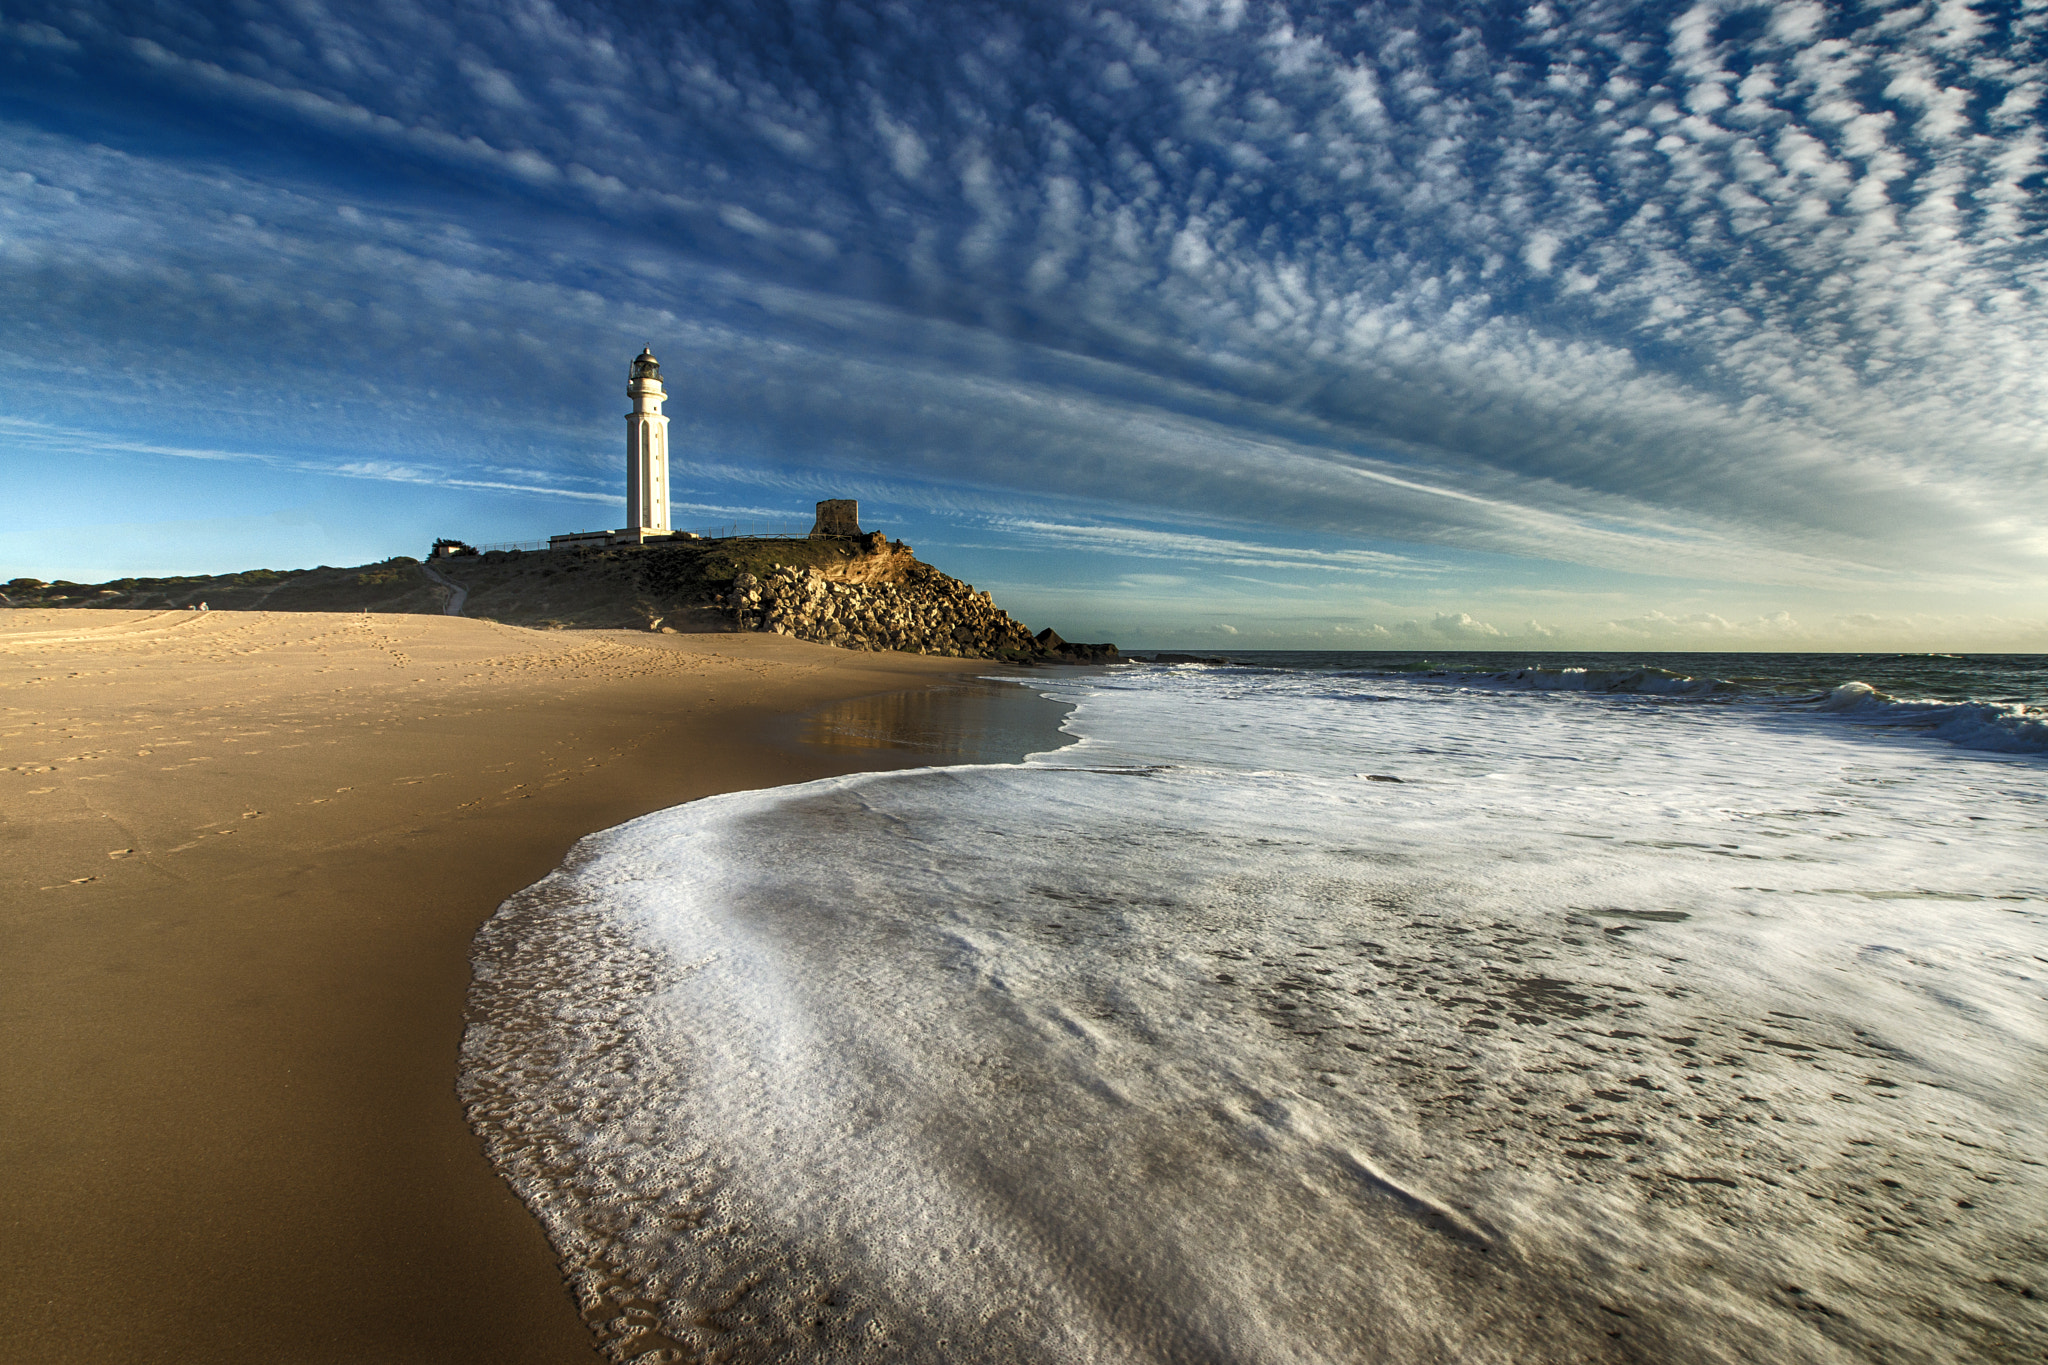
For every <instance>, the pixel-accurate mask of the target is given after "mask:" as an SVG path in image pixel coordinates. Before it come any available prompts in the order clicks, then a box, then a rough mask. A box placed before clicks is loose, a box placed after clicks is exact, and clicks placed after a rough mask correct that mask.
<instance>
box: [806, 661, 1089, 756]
mask: <svg viewBox="0 0 2048 1365" xmlns="http://www.w3.org/2000/svg"><path fill="white" fill-rule="evenodd" d="M1070 709H1071V708H1070V707H1069V705H1068V704H1067V703H1065V702H1058V701H1053V700H1051V699H1050V698H1047V697H1043V696H1041V695H1039V693H1038V692H1037V690H1036V689H1034V688H1032V687H1030V686H1027V685H1019V684H1018V683H1014V682H1008V681H1001V680H997V679H991V678H971V679H964V680H962V682H960V683H959V684H958V685H956V686H947V687H933V688H927V689H924V690H921V691H915V692H883V693H879V694H877V695H875V696H871V697H856V698H854V699H853V700H851V701H842V702H834V703H832V704H831V705H830V706H826V707H823V708H821V709H820V710H817V711H812V712H809V713H807V714H805V715H802V716H799V717H797V718H796V723H795V731H796V733H795V736H794V738H795V739H796V741H797V742H798V743H800V744H803V745H808V746H816V747H819V748H824V749H859V750H864V751H874V750H883V751H895V752H896V753H898V754H900V755H901V758H902V766H904V767H923V766H926V765H932V764H955V763H1016V762H1018V761H1020V760H1022V759H1023V758H1024V757H1025V756H1026V755H1028V754H1035V753H1044V752H1046V751H1047V750H1049V749H1057V748H1059V747H1060V746H1062V745H1064V744H1067V743H1070V742H1071V738H1070V736H1068V735H1065V734H1063V733H1061V731H1060V723H1061V722H1062V721H1063V720H1065V719H1066V716H1067V714H1068V712H1069V710H1070Z"/></svg>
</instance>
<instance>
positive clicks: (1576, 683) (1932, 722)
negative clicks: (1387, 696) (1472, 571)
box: [1341, 660, 2048, 755]
mask: <svg viewBox="0 0 2048 1365" xmlns="http://www.w3.org/2000/svg"><path fill="white" fill-rule="evenodd" d="M1341 676H1345V677H1348V678H1350V679H1354V680H1355V679H1357V678H1359V677H1361V676H1364V677H1380V678H1387V677H1399V678H1401V679H1403V680H1404V681H1407V682H1412V683H1422V684H1437V685H1441V686H1447V687H1462V688H1474V689H1486V690H1503V691H1514V692H1577V693H1584V694H1587V695H1593V696H1608V697H1647V698H1660V699H1669V700H1676V701H1712V702H1721V703H1733V702H1746V703H1755V704H1758V705H1767V706H1770V707H1773V708H1789V709H1795V710H1804V711H1806V712H1808V713H1810V714H1816V715H1826V716H1831V717H1838V718H1841V719H1844V720H1850V721H1854V722H1857V723H1859V724H1864V725H1870V726H1881V727H1885V728H1890V729H1897V730H1903V731H1908V732H1912V733H1915V734H1921V735H1926V736H1929V737H1932V738H1935V739H1940V740H1943V741H1946V742H1947V743H1949V744H1952V745H1954V746H1955V747H1957V748H1961V749H1974V750H1978V751H1982V752H1988V753H2006V754H2042V755H2048V707H2043V706H2040V705H2034V704H2030V703H2027V702H2023V701H1992V700H1984V699H1977V698H1963V699H1944V698H1913V697H1899V696H1894V695H1892V694H1891V693H1888V692H1885V691H1882V690H1881V689H1879V688H1877V687H1874V686H1872V685H1871V684H1869V683H1867V682H1861V681H1856V680H1850V681H1844V682H1837V683H1832V684H1831V683H1828V682H1825V681H1821V680H1816V679H1810V678H1802V677H1777V678H1754V679H1750V678H1744V679H1731V678H1723V677H1718V676H1716V675H1714V674H1711V673H1698V674H1691V673H1682V672H1678V671H1676V670H1672V669H1666V668H1658V667H1655V666H1653V665H1640V666H1618V667H1597V666H1590V665H1587V666H1570V665H1566V666H1557V665H1538V664H1531V665H1527V666H1523V667H1508V668H1489V669H1457V668H1450V667H1446V666H1444V665H1442V664H1440V663H1436V662H1434V661H1430V660H1421V661H1418V662H1416V663H1409V664H1401V665H1395V666H1391V667H1379V668H1371V669H1362V670H1347V672H1346V673H1345V674H1343V675H1341ZM1356 699H1358V700H1379V699H1380V698H1377V697H1375V696H1371V695H1368V694H1359V695H1358V697H1357V698H1356Z"/></svg>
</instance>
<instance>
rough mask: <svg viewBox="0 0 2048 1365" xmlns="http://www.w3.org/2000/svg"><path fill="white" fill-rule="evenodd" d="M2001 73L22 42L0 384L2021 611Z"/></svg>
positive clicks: (1050, 32) (982, 28)
mask: <svg viewBox="0 0 2048 1365" xmlns="http://www.w3.org/2000/svg"><path fill="white" fill-rule="evenodd" d="M2044 33H2048V21H2044V18H2043V16H2042V14H2041V13H2040V12H2038V11H2037V10H2034V9H2030V8H2027V7H2017V8H2001V9H1996V10H1991V9H1985V10H1978V9H1972V8H1970V7H1968V6H1963V5H1958V4H1953V3H1950V4H1937V5H1930V6H1917V7H1910V6H1895V5H1882V4H1879V5H1872V6H1859V7H1853V8H1851V7H1840V6H1819V5H1814V4H1804V3H1797V2H1796V0H1792V2H1788V3H1779V4H1750V3H1736V2H1735V0H1727V2H1726V3H1723V2H1722V0H1705V2H1704V3H1678V4H1663V5H1636V4H1630V5H1623V4H1620V3H1618V0H1605V2H1603V3H1593V4H1589V5H1585V6H1579V7H1574V8H1571V9H1570V10H1568V11H1567V10H1566V9H1564V8H1563V7H1556V6H1535V7H1528V8H1522V7H1513V8H1511V7H1503V6H1492V5H1481V4H1472V5H1462V4H1461V5H1450V6H1428V7H1422V6H1414V5H1402V4H1368V5H1365V6H1352V5H1344V6H1337V5H1320V4H1308V3H1274V4H1265V5H1257V6H1252V5H1238V6H1230V5H1223V6H1200V5H1182V4H1168V3H1164V2H1163V0H1162V3H1157V4H1146V3H1138V4H1133V5H1128V6H1123V7H1120V8H1119V9H1117V10H1114V11H1110V10H1103V9H1100V8H1097V7H1091V6H1085V5H1080V4H1072V5H1061V4H1054V5H1042V4H1032V5H1015V6H1006V5H975V6H965V5H951V4H931V5H922V6H917V7H914V8H905V7H899V8H883V9H877V10H874V11H872V12H870V11H868V10H865V9H862V10H859V11H858V12H856V10H854V9H851V8H849V9H845V10H843V11H842V10H831V11H820V12H819V13H817V14H816V15H814V16H812V17H811V18H810V19H808V20H805V21H803V22H798V21H797V20H796V19H795V18H794V17H793V16H791V15H785V14H782V13H781V12H779V11H776V10H774V9H772V8H771V7H762V6H756V5H752V4H743V3H739V0H730V3H721V2H720V0H707V2H706V3H705V4H702V5H697V6H691V7H688V8H687V9H686V10H678V11H669V10H662V9H657V8H654V7H645V6H641V7H630V8H624V9H621V8H618V7H613V6H606V5H599V4H595V3H584V2H583V0H556V2H555V3H546V2H544V0H535V2H534V3H530V4H521V5H516V6H509V7H508V6H487V5H482V4H468V3H463V4H451V5H447V6H440V7H434V8H427V7H417V6H406V5H397V6H383V7H379V9H378V10H377V11H376V13H375V17H374V21H373V20H372V18H371V17H370V16H369V14H368V12H365V11H360V10H358V9H355V8H352V7H344V6H336V5H331V4H325V3H321V0H295V3H293V4H291V5H288V6H287V5H266V4H262V3H255V4H246V5H227V4H213V3H206V2H205V0H167V3H165V4H162V5H156V6H151V7H148V8H143V7H137V6H132V5H126V4H120V3H113V0H66V2H65V3H63V4H57V3H40V4H39V3H29V4H17V5H13V6H10V9H9V12H8V15H7V23H6V26H5V27H4V28H0V61H4V62H7V63H9V65H8V66H7V68H6V69H7V70H9V71H10V73H12V75H13V76H14V77H15V78H16V80H15V84H16V87H17V89H18V90H19V91H20V92H21V93H20V94H19V95H18V96H17V104H16V106H15V107H16V108H17V109H25V110H28V111H30V112H29V113H27V114H20V115H17V116H16V117H17V122H16V123H15V124H13V125H11V126H10V127H9V131H8V137H7V139H6V146H5V150H4V153H0V272H4V273H5V276H6V279H7V281H8V289H7V291H6V295H5V297H6V299H7V302H5V303H0V324H4V325H0V336H4V337H5V338H7V340H5V341H0V384H5V385H6V386H7V389H8V392H9V396H10V399H11V400H13V402H14V406H15V408H16V410H17V411H25V412H29V413H31V415H33V416H36V417H38V418H43V419H47V420H49V421H52V422H57V423H61V424H70V425H78V424H79V423H80V422H81V421H82V420H84V414H86V413H88V412H90V413H93V414H96V415H95V416H94V417H93V419H92V420H94V421H99V422H102V423H103V424H104V425H105V430H106V432H107V434H108V435H110V436H115V437H120V438H123V439H128V440H131V441H133V440H139V439H142V433H144V432H145V431H147V430H149V429H151V428H153V427H163V426H170V427H173V428H175V431H176V439H175V440H171V439H169V438H168V437H166V438H165V441H164V443H166V444H183V445H187V446H190V447H192V448H214V447H218V448H222V449H235V448H238V447H239V448H251V449H255V448H262V449H266V450H276V451H280V452H284V451H293V450H295V451H296V454H294V455H293V458H304V459H307V460H308V461H311V462H313V463H320V462H323V461H325V462H327V463H328V465H329V467H331V468H337V469H338V468H339V467H340V466H341V465H343V464H351V463H354V464H362V465H364V466H365V467H369V466H372V465H375V464H377V463H378V462H379V461H388V462H390V463H391V465H392V466H393V467H399V466H403V467H405V468H409V469H415V470H418V471H421V472H422V477H429V478H433V479H442V480H461V479H470V480H473V481H475V482H476V483H477V484H478V485H479V486H485V485H492V484H494V483H496V484H504V485H506V486H508V487H531V488H534V489H543V488H560V489H575V488H577V487H578V486H579V485H578V480H579V479H581V478H585V477H597V476H598V475H599V474H600V473H601V472H603V471H607V470H609V468H610V467H611V465H612V464H613V463H615V455H614V452H613V449H612V446H613V444H614V443H613V442H612V440H611V439H610V433H609V428H608V426H607V424H608V423H612V422H615V421H616V414H615V412H614V411H613V407H614V406H615V405H616V402H617V399H616V397H615V396H611V395H612V393H613V391H614V390H615V389H616V388H617V379H616V373H615V372H616V370H617V367H618V357H619V355H620V354H621V353H623V354H630V353H631V351H632V350H634V349H637V347H638V346H639V345H640V344H644V343H649V342H653V343H658V347H657V349H659V350H660V351H661V352H662V354H663V356H664V359H665V360H667V361H669V364H670V369H671V371H672V372H673V373H674V374H675V375H676V376H677V381H676V383H675V384H674V385H673V386H672V387H673V388H674V390H675V392H676V393H677V402H676V403H675V405H674V408H673V410H674V411H675V412H676V413H677V414H678V421H677V428H676V430H677V436H678V442H679V445H678V448H679V449H684V450H696V451H701V452H703V455H704V457H705V458H704V463H703V466H702V467H703V469H704V470H705V471H706V474H705V478H704V486H703V487H701V488H700V489H698V490H697V495H698V496H700V497H702V498H703V499H704V500H707V501H711V502H719V501H730V499H729V498H727V497H725V495H724V494H723V492H722V491H721V490H720V489H718V488H716V487H714V483H713V475H712V474H711V472H710V471H713V470H714V469H718V468H726V469H738V470H742V471H746V472H747V476H748V477H754V478H758V479H760V480H762V481H763V482H765V483H774V482H776V481H778V480H779V481H781V482H784V483H791V484H792V485H794V484H796V483H801V482H802V479H803V476H801V475H799V474H796V473H793V472H792V471H797V470H809V471H822V473H821V474H820V477H822V478H825V479H839V480H844V481H848V482H858V481H861V480H867V481H870V482H872V483H875V484H877V485H880V484H892V485H893V486H901V487H907V486H911V485H920V486H923V487H924V488H925V489H927V490H929V491H927V492H926V493H924V494H920V495H919V496H920V497H922V498H923V500H924V501H925V502H926V503H929V504H933V505H937V504H940V503H944V502H947V501H948V500H949V499H957V500H959V501H961V502H962V504H963V505H967V504H972V505H976V506H980V505H984V504H997V503H1000V502H1002V501H1003V500H1004V499H1006V498H1008V499H1012V500H1022V501H1023V502H1025V503H1027V504H1029V505H1031V506H1033V507H1052V506H1057V505H1059V504H1060V503H1061V501H1062V500H1065V501H1066V502H1068V503H1071V504H1072V505H1075V506H1081V507H1086V508H1088V509H1089V510H1090V516H1089V517H1082V516H1079V515H1075V516H1074V517H1072V518H1071V522H1072V524H1073V525H1076V526H1078V525H1080V524H1081V522H1082V521H1083V520H1089V519H1095V520H1101V521H1103V522H1105V523H1107V522H1111V521H1132V522H1152V523H1173V522H1177V521H1180V520H1182V519H1194V520H1198V521H1204V522H1205V523H1206V522H1213V521H1215V520H1217V519H1221V520H1223V521H1228V522H1230V523H1231V524H1232V525H1233V526H1236V527H1242V528H1244V530H1243V537H1244V539H1243V543H1244V544H1246V545H1252V546H1258V547H1262V548H1261V549H1260V550H1259V551H1258V552H1259V553H1263V549H1264V548H1269V547H1266V541H1267V540H1268V539H1270V538H1271V537H1267V536H1263V535H1262V534H1260V532H1259V531H1258V528H1261V527H1264V528H1271V529H1272V530H1274V531H1275V532H1284V533H1286V534H1287V535H1289V536H1294V537H1333V538H1337V540H1338V541H1340V542H1342V541H1348V542H1349V543H1352V544H1366V545H1369V546H1370V547H1371V549H1372V551H1373V552H1374V553H1382V554H1388V555H1392V556H1394V557H1395V559H1396V560H1399V559H1400V558H1401V556H1402V555H1403V554H1404V553H1405V554H1407V557H1408V558H1409V559H1426V558H1428V556H1429V555H1431V554H1435V553H1437V552H1439V551H1443V552H1461V553H1472V554H1483V555H1496V556H1509V557H1515V558H1517V559H1519V560H1521V561H1524V562H1527V563H1531V564H1540V563H1544V562H1561V563H1568V564H1576V565H1588V566H1594V567H1596V568H1600V569H1605V570H1618V571H1622V572H1626V573H1631V574H1661V575H1665V576H1668V577H1673V578H1692V579H1698V580H1712V581H1718V582H1742V583H1770V584H1781V585H1798V586H1802V587H1819V588H1823V589H1826V590H1828V591H1831V592H1840V593H1853V592H1855V591H1858V590H1859V589H1862V588H1866V587H1867V588H1868V589H1869V590H1872V591H1876V590H1880V589H1882V588H1883V587H1884V586H1886V585H1890V586H1893V587H1896V586H1899V585H1906V584H1911V585H1921V586H1925V585H1933V586H1937V587H1940V588H1943V589H1944V590H1952V591H1965V590H1969V589H1971V588H1973V587H1976V586H1983V585H1989V586H1991V587H1993V588H1995V589H1996V590H1997V591H1999V592H2001V593H2005V594H2008V595H2012V594H2018V595H2020V596H2024V595H2025V594H2027V593H2029V592H2036V591H2038V588H2037V586H2030V585H2038V583H2039V582H2041V581H2042V571H2043V569H2044V568H2048V531H2044V530H2043V529H2042V528H2043V527H2048V501H2044V499H2048V494H2044V493H2043V492H2042V491H2041V490H2042V489H2043V488H2044V487H2048V480H2043V479H2042V478H2041V477H2040V475H2041V472H2042V469H2043V467H2044V465H2048V438H2044V436H2043V435H2042V433H2043V432H2044V431H2048V391H2044V390H2043V388H2042V386H2041V385H2040V384H2039V383H2038V382H2037V381H2036V376H2037V375H2038V374H2039V372H2040V366H2041V357H2042V355H2043V353H2044V344H2048V297H2044V290H2048V257H2044V253H2043V249H2042V246H2041V242H2042V240H2043V237H2042V234H2041V233H2040V232H2039V230H2038V229H2039V223H2038V206H2037V203H2036V200H2037V198H2038V191H2039V186H2040V184H2041V176H2042V173H2043V167H2044V147H2048V141H2044V137H2043V133H2042V127H2041V104H2040V101H2041V98H2042V91H2043V90H2044V89H2048V80H2044V72H2048V49H2044V42H2048V39H2044ZM88 90H89V91H97V92H102V93H99V94H96V95H89V94H81V93H80V92H81V91H88ZM116 91H118V92H119V93H118V96H117V95H116V94H115V93H113V92H116ZM38 101H41V103H40V104H39V103H38ZM38 108H46V109H49V110H53V111H63V112H62V113H61V116H60V115H59V114H57V113H52V114H51V115H50V116H49V117H47V118H42V119H38V118H37V117H36V116H35V114H34V112H33V111H34V110H36V109H38ZM159 126H176V127H179V128H183V129H188V130H192V131H191V133H190V135H189V136H185V135H181V136H179V137H171V136H168V135H165V134H162V133H160V132H157V131H154V130H155V129H157V128H158V127H159ZM84 127H89V128H90V129H91V131H90V132H81V131H80V129H81V128H84ZM252 127H260V129H261V130H262V131H261V134H260V135H257V134H253V133H251V132H250V131H249V129H251V128H252ZM423 185H426V186H431V189H430V190H426V191H423V190H422V189H421V186H423ZM110 367H111V368H112V369H113V370H114V371H115V372H116V373H118V374H119V375H120V376H121V377H122V381H123V382H122V383H121V384H117V385H114V386H111V388H112V392H111V393H109V387H110V386H108V385H107V384H106V383H105V379H106V376H107V374H108V371H109V368H110ZM309 405H310V407H311V408H312V409H313V410H315V411H317V413H318V414H319V416H318V419H317V421H314V422H311V423H309V422H307V421H306V420H305V411H306V409H307V408H308V406H309ZM451 411H459V412H460V414H461V420H460V421H456V422H451V421H450V420H449V414H450V413H451ZM513 466H516V467H518V468H520V469H523V470H533V471H549V470H559V471H560V472H561V477H559V478H554V479H551V478H548V477H541V476H536V477H533V478H531V479H527V478H526V477H525V476H521V477H519V478H511V479H506V478H494V477H493V476H491V475H490V474H489V472H488V471H489V470H490V469H498V468H505V467H513ZM565 496H578V495H576V494H565ZM580 496H591V495H590V494H589V493H588V491H587V490H586V492H585V493H584V494H582V495H580ZM976 515H979V514H978V513H977V514H976ZM1030 519H1031V518H1029V517H1026V518H1023V519H1022V520H1030ZM1041 519H1045V520H1048V522H1050V520H1051V519H1050V518H1041ZM1063 524H1064V523H1063ZM1017 531H1018V534H1020V535H1021V534H1029V535H1035V536H1040V537H1043V536H1045V535H1047V534H1049V533H1046V532H1040V531H1027V529H1026V528H1023V527H1022V526H1021V523H1020V526H1019V527H1018V528H1017ZM1066 534H1068V535H1069V536H1070V538H1071V537H1072V536H1081V533H1080V532H1069V533H1066ZM1081 539H1082V540H1085V539H1086V536H1081ZM1042 543H1050V542H1042ZM1074 543H1078V542H1074ZM1123 544H1124V546H1125V548H1124V549H1123V550H1120V551H1119V552H1120V553H1129V554H1132V555H1136V556H1139V557H1143V556H1144V555H1146V554H1147V553H1150V552H1148V551H1146V550H1145V549H1144V548H1143V542H1142V539H1127V540H1126V541H1125V542H1123ZM1418 546H1419V547H1434V548H1433V549H1430V550H1421V551H1413V552H1412V553H1410V552H1408V551H1407V550H1405V549H1403V548H1402V547H1418ZM1162 553H1164V552H1163V551H1162ZM1183 553H1184V554H1187V555H1192V556H1195V557H1199V558H1204V559H1207V560H1213V561H1214V562H1216V563H1219V564H1221V563H1232V562H1233V561H1232V559H1231V553H1232V552H1228V551H1224V552H1221V553H1214V554H1212V553H1210V552H1209V551H1208V550H1201V551H1194V550H1189V551H1185V552H1183ZM1248 553H1251V552H1248ZM1331 553H1333V554H1334V553H1338V551H1336V550H1332V551H1331ZM1243 557H1245V556H1243V555H1240V556H1238V558H1243ZM1310 559H1313V557H1310ZM1303 562H1304V563H1307V562H1309V560H1303ZM1333 562H1334V561H1333ZM1390 562H1392V561H1390ZM1237 567H1242V566H1241V565H1238V566H1237ZM1318 567H1327V566H1326V565H1323V564H1320V563H1319V564H1318ZM1367 571H1368V570H1365V569H1361V570H1360V572H1367ZM1389 571H1391V570H1389ZM1407 571H1414V570H1407ZM1531 572H1536V571H1535V570H1531ZM1616 619H1622V618H1616ZM1731 619H1732V618H1731Z"/></svg>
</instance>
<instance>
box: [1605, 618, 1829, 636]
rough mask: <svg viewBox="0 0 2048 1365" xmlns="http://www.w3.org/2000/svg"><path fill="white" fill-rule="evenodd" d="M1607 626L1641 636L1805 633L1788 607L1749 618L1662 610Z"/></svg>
mask: <svg viewBox="0 0 2048 1365" xmlns="http://www.w3.org/2000/svg"><path fill="white" fill-rule="evenodd" d="M1607 629H1608V630H1610V631H1613V632H1615V633H1617V634H1622V635H1629V636H1635V637H1638V638H1652V639H1655V638H1665V639H1670V638H1679V637H1690V638H1703V637H1705V638H1718V637H1731V638H1750V639H1759V638H1761V639H1770V638H1787V637H1793V636H1797V635H1799V634H1800V633H1801V630H1800V625H1799V623H1798V622H1797V621H1795V620H1793V619H1792V614H1791V613H1790V612H1787V611H1774V612H1770V613H1768V614H1766V615H1763V616H1758V617H1753V618H1751V619H1750V620H1747V621H1730V620H1728V619H1726V618H1724V617H1721V616H1717V615H1715V614H1714V613H1713V612H1694V613H1692V614H1690V615H1687V616H1667V615H1665V614H1664V613H1663V612H1661V611H1651V612H1646V613H1644V614H1643V615H1641V616H1636V617H1630V618H1628V619H1626V620H1615V621H1609V622H1607Z"/></svg>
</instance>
